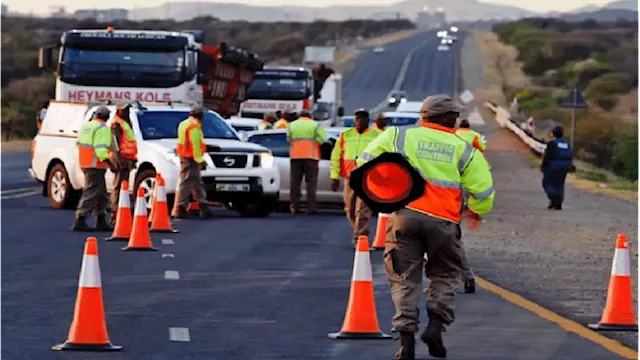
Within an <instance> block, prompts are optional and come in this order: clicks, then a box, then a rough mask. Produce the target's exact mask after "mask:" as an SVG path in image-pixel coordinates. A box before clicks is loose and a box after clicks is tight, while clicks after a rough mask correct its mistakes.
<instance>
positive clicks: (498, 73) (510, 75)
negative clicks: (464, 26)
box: [474, 31, 531, 104]
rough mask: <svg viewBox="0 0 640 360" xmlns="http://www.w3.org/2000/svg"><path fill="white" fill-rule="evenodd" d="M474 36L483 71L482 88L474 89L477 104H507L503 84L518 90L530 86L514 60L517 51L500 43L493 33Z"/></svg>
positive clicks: (485, 32)
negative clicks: (487, 102)
mask: <svg viewBox="0 0 640 360" xmlns="http://www.w3.org/2000/svg"><path fill="white" fill-rule="evenodd" d="M474 35H475V37H476V41H477V43H478V46H479V47H480V50H481V52H482V62H483V71H484V86H483V87H482V88H479V89H476V92H475V97H476V99H477V101H478V102H479V103H482V102H484V101H493V102H495V103H498V104H507V103H508V101H507V99H505V97H504V94H503V92H502V85H503V84H505V85H507V86H508V87H518V88H519V87H526V86H529V85H530V84H531V82H530V81H529V78H528V77H527V76H526V75H525V74H524V73H523V72H522V70H521V65H520V63H519V62H518V61H517V60H516V58H517V57H518V51H517V50H516V48H515V47H513V46H509V45H505V44H503V43H501V42H500V41H499V40H498V36H497V35H496V34H495V33H492V32H487V31H476V32H475V34H474Z"/></svg>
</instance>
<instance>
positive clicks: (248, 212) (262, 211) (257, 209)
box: [240, 198, 278, 217]
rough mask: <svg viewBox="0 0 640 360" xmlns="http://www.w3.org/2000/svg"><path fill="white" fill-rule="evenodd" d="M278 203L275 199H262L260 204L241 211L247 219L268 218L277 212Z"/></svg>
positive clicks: (250, 205) (247, 206)
mask: <svg viewBox="0 0 640 360" xmlns="http://www.w3.org/2000/svg"><path fill="white" fill-rule="evenodd" d="M277 205H278V202H277V201H275V200H273V199H269V198H266V199H262V200H261V201H260V202H259V203H254V204H247V205H246V206H245V207H244V209H242V210H240V213H241V214H242V215H243V216H247V217H267V216H269V215H271V213H272V212H274V211H275V210H276V206H277Z"/></svg>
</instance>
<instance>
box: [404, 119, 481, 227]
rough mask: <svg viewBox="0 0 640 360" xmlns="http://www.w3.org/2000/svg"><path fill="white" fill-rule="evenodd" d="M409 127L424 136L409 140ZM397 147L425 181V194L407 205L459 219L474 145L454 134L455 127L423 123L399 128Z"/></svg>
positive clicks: (424, 211)
mask: <svg viewBox="0 0 640 360" xmlns="http://www.w3.org/2000/svg"><path fill="white" fill-rule="evenodd" d="M410 129H411V130H413V131H416V132H420V133H421V136H420V137H419V138H416V139H415V140H414V139H411V142H410V143H407V139H406V137H407V130H410ZM425 132H428V133H427V134H425ZM448 134H450V135H448ZM425 135H427V136H425ZM419 139H420V140H419ZM407 145H409V146H407ZM414 148H415V149H414ZM396 149H397V150H398V152H399V153H401V154H402V155H404V156H405V157H407V159H408V160H409V162H411V164H412V165H413V166H414V167H415V168H416V170H418V171H419V172H420V174H421V175H422V177H423V178H424V179H425V181H426V184H425V194H424V195H423V196H422V197H421V198H419V199H417V200H415V201H413V202H411V203H409V204H408V205H407V206H406V207H407V208H409V209H412V210H415V211H418V212H421V213H425V214H427V215H430V216H433V217H436V218H441V219H445V220H450V221H453V222H456V223H457V222H460V220H461V218H462V217H461V213H462V203H463V193H462V186H461V184H460V174H462V172H463V171H464V169H465V167H466V166H467V164H468V163H469V160H471V155H472V154H473V147H472V146H471V145H470V144H468V143H467V142H465V141H463V140H462V139H460V138H459V137H457V136H455V132H454V131H453V129H452V130H451V131H448V130H447V128H444V127H439V126H437V125H434V124H429V123H423V124H422V126H421V127H419V128H400V129H398V134H397V138H396ZM427 174H428V175H429V176H427ZM491 191H493V189H491ZM474 195H481V194H474ZM489 195H491V194H489ZM487 196H488V195H487Z"/></svg>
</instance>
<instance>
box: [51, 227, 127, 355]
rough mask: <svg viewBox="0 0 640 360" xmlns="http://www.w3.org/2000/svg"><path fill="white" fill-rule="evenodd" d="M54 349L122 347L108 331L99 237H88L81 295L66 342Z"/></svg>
mask: <svg viewBox="0 0 640 360" xmlns="http://www.w3.org/2000/svg"><path fill="white" fill-rule="evenodd" d="M51 349H52V350H76V351H117V350H120V349H122V346H116V345H113V344H111V342H110V341H109V335H108V334H107V322H106V320H105V315H104V304H103V302H102V280H101V279H100V262H99V261H98V241H97V240H96V238H95V237H89V238H87V242H86V243H85V245H84V256H83V257H82V268H81V269H80V280H79V281H78V295H77V297H76V307H75V311H74V313H73V322H72V323H71V328H70V329H69V336H68V337H67V341H65V342H64V343H63V344H58V345H55V346H53V347H52V348H51Z"/></svg>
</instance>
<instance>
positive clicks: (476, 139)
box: [456, 128, 485, 152]
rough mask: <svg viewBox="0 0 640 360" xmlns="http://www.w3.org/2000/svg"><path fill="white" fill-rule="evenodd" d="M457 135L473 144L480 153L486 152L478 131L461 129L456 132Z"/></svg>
mask: <svg viewBox="0 0 640 360" xmlns="http://www.w3.org/2000/svg"><path fill="white" fill-rule="evenodd" d="M456 135H458V136H459V137H460V138H462V140H464V141H466V142H468V143H469V144H471V145H472V146H473V147H474V148H476V149H478V150H480V152H484V149H485V146H484V144H483V143H482V140H481V139H480V134H478V133H477V132H476V131H474V130H471V129H467V128H460V129H458V130H456Z"/></svg>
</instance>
